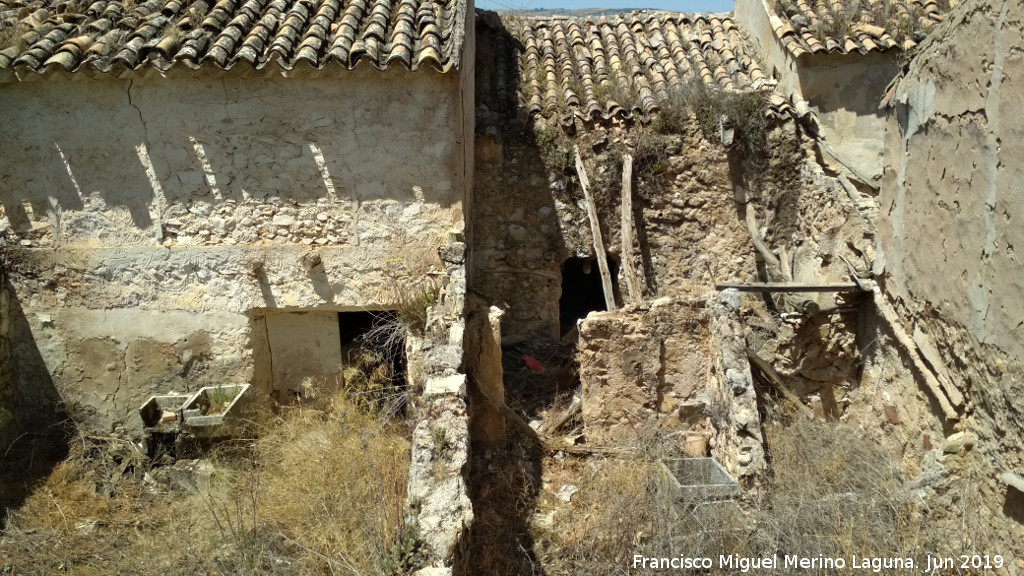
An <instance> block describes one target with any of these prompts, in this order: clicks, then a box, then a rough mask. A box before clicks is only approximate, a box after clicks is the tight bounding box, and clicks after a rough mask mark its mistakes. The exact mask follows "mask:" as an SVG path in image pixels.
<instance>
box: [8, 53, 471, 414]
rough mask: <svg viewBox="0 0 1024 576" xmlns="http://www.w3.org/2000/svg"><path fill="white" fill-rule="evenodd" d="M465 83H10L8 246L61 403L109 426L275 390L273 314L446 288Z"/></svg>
mask: <svg viewBox="0 0 1024 576" xmlns="http://www.w3.org/2000/svg"><path fill="white" fill-rule="evenodd" d="M458 84H459V79H458V78H457V77H455V76H446V75H439V74H434V73H431V72H425V73H423V74H409V73H403V72H399V71H397V70H394V71H388V72H387V73H383V72H377V71H373V72H368V71H356V72H353V73H352V74H350V75H346V77H345V78H344V79H338V80H331V79H327V78H305V77H303V76H302V74H298V75H297V76H296V77H294V78H274V77H268V78H263V79H259V78H242V77H240V75H238V74H231V73H217V74H212V73H200V72H196V73H188V74H176V75H171V76H169V77H166V78H161V77H145V78H142V77H140V78H131V79H125V80H117V79H103V80H99V79H97V80H84V81H81V82H73V83H72V82H69V81H67V80H65V79H63V78H58V77H51V78H47V79H46V80H45V81H37V82H25V83H5V84H2V85H0V100H2V101H3V102H4V108H5V110H7V111H8V112H9V120H8V121H7V122H5V123H4V126H3V128H2V129H0V130H2V134H3V137H4V140H5V142H7V145H5V146H4V148H3V151H2V152H0V182H3V185H2V187H0V201H2V203H3V209H4V213H3V216H4V217H3V218H2V219H0V233H2V235H3V238H4V241H5V243H6V247H5V251H4V258H5V261H6V264H7V269H8V272H9V277H10V283H11V288H12V290H13V292H14V293H15V294H17V295H18V298H19V301H20V303H21V306H22V307H23V309H24V311H25V318H26V322H27V324H28V329H29V331H30V333H31V335H32V339H33V340H34V342H35V343H36V347H37V349H38V351H39V356H40V358H41V359H42V361H43V363H44V365H45V367H46V371H47V373H48V374H49V375H51V377H52V379H53V382H54V384H55V386H56V389H57V390H58V391H59V393H60V395H61V396H62V398H63V400H64V403H65V405H66V407H67V409H68V411H69V413H70V414H71V415H72V416H73V417H74V418H75V419H76V420H81V421H82V422H83V424H85V425H86V427H87V428H90V429H97V430H103V429H109V428H110V427H111V426H114V425H116V424H118V423H123V422H125V421H128V420H131V421H134V419H133V418H131V417H130V416H131V413H132V412H133V411H134V409H135V408H137V406H138V405H139V404H141V402H142V400H144V399H145V397H146V396H148V395H150V394H153V393H157V392H167V391H168V390H176V391H185V390H194V389H196V388H197V387H198V386H202V385H210V384H219V383H231V382H253V383H254V384H256V385H257V389H258V391H260V392H261V393H264V394H269V393H270V392H272V391H273V390H274V387H275V386H276V385H275V383H274V378H273V376H272V375H273V373H274V368H273V367H272V366H271V365H270V364H271V362H269V361H268V360H267V358H268V357H269V356H270V355H271V349H270V348H271V345H272V343H271V342H269V338H268V337H267V336H266V316H267V315H268V314H269V313H271V312H273V311H278V310H293V311H301V310H314V309H315V310H320V311H326V312H344V311H349V310H361V309H371V310H373V309H378V310H379V309H387V308H392V307H394V306H395V304H396V303H397V302H399V301H401V300H403V299H405V298H408V297H411V296H414V295H415V294H417V293H418V292H420V291H422V290H424V289H427V288H433V287H437V286H439V285H440V284H441V283H442V282H441V281H440V278H441V276H442V274H443V268H444V267H443V263H442V262H441V260H440V259H439V257H438V249H439V248H440V247H442V246H443V245H444V241H445V234H446V233H447V231H448V230H450V229H451V228H452V227H453V226H458V225H461V222H462V216H461V214H462V204H463V199H464V194H465V189H464V188H465V185H466V182H465V169H466V159H465V158H464V156H463V150H462V142H464V140H463V139H462V136H461V131H462V130H464V129H467V128H468V129H471V128H472V127H471V126H465V125H464V124H465V119H464V118H462V111H461V109H460V106H461V100H460V98H461V97H462V95H461V94H460V93H459V91H458ZM383 93H388V94H391V95H392V96H393V98H391V99H389V100H388V102H389V104H386V105H382V103H381V99H380V95H381V94H383ZM278 368H280V367H278ZM278 372H279V373H280V370H278Z"/></svg>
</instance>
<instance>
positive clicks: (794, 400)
mask: <svg viewBox="0 0 1024 576" xmlns="http://www.w3.org/2000/svg"><path fill="white" fill-rule="evenodd" d="M747 359H748V360H750V364H751V365H752V366H754V367H755V368H757V370H758V371H759V372H760V373H761V374H764V377H765V379H766V380H768V382H769V383H770V384H771V385H772V386H774V387H775V389H776V390H778V391H779V394H781V395H782V397H783V398H785V399H786V400H788V401H789V402H790V403H791V404H793V407H795V408H796V409H797V410H799V411H800V412H802V413H803V414H804V416H807V417H808V418H810V419H812V420H813V419H814V411H813V410H811V409H810V408H808V407H807V406H804V403H803V402H801V401H800V397H799V396H797V395H796V392H793V391H792V390H790V389H789V386H786V383H785V382H783V380H782V375H781V374H779V373H778V372H777V371H776V370H775V367H774V366H772V365H771V364H769V363H768V362H767V361H766V360H765V359H764V358H761V357H760V356H758V355H757V352H754V351H753V350H751V349H750V348H747Z"/></svg>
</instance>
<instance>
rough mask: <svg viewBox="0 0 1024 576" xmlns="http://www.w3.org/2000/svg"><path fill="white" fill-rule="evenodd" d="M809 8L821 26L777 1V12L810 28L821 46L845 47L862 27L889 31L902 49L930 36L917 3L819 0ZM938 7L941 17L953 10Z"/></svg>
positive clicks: (942, 3)
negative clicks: (846, 40)
mask: <svg viewBox="0 0 1024 576" xmlns="http://www.w3.org/2000/svg"><path fill="white" fill-rule="evenodd" d="M809 6H810V8H811V10H813V11H814V12H815V13H816V14H817V22H816V23H815V24H813V25H811V23H810V20H808V18H807V16H806V15H805V14H804V13H803V12H802V11H801V9H800V7H799V6H798V5H797V3H796V2H792V1H791V0H777V1H776V3H775V11H776V12H777V13H779V14H785V15H786V16H788V17H789V18H790V20H791V21H792V22H793V24H794V25H796V26H797V27H798V28H803V27H810V29H811V31H812V32H813V33H814V36H815V38H817V39H818V40H819V41H820V42H827V41H828V40H829V39H832V40H838V41H840V43H841V42H842V40H841V39H842V38H845V37H846V36H849V35H850V34H851V33H852V32H853V31H854V28H855V27H856V26H857V25H859V24H868V25H872V26H878V27H881V28H885V29H886V31H887V32H888V33H889V34H890V35H891V36H892V37H893V38H894V39H895V40H896V42H897V44H899V45H900V46H902V45H903V44H904V42H905V41H906V40H908V39H909V40H913V41H914V42H920V41H922V40H924V37H925V35H926V34H927V28H926V27H925V25H924V24H923V23H922V19H923V18H925V14H924V11H923V8H922V7H921V6H920V5H918V4H916V3H913V2H894V1H892V0H882V1H881V2H871V1H870V0H840V1H839V2H832V1H827V2H826V1H822V0H817V1H811V2H809ZM937 7H938V9H939V11H940V12H941V13H945V12H948V11H949V9H950V7H951V6H950V2H949V0H942V1H940V2H938V3H937Z"/></svg>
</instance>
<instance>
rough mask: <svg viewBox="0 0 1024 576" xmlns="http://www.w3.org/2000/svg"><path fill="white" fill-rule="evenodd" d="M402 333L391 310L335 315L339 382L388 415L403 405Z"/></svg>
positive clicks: (400, 323)
mask: <svg viewBox="0 0 1024 576" xmlns="http://www.w3.org/2000/svg"><path fill="white" fill-rule="evenodd" d="M405 332H406V327H405V325H404V324H403V323H402V322H401V321H400V320H399V318H398V315H397V314H396V313H395V312H394V311H392V310H379V311H360V312H339V313H338V338H339V340H340V343H341V362H342V370H341V375H340V379H341V381H343V382H344V384H345V386H346V387H347V388H348V389H349V391H350V392H355V393H356V394H357V395H361V396H365V400H366V402H367V403H368V404H370V405H374V407H376V408H383V409H385V410H387V412H388V413H389V414H397V413H398V412H401V411H402V410H403V409H404V406H405V400H406V398H405V388H406V359H405ZM383 367H386V370H383V371H382V370H381V368H383Z"/></svg>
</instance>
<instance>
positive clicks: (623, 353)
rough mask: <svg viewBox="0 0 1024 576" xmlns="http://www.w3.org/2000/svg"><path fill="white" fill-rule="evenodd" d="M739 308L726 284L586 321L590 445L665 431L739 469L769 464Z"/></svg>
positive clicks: (688, 448) (745, 472)
mask: <svg viewBox="0 0 1024 576" xmlns="http://www.w3.org/2000/svg"><path fill="white" fill-rule="evenodd" d="M739 311H740V295H739V293H737V292H735V291H732V292H729V291H727V292H725V293H723V294H722V295H720V296H713V297H711V298H710V299H709V300H708V301H704V300H695V299H669V298H663V299H658V300H655V301H654V302H652V303H651V304H650V305H643V306H638V307H629V308H625V309H623V310H618V311H614V312H598V313H593V314H591V315H590V316H588V317H587V319H586V320H583V321H582V322H581V324H580V330H579V332H580V341H579V352H578V361H579V365H580V368H579V371H580V381H581V383H582V388H583V408H582V410H583V423H584V435H585V437H586V440H587V443H588V444H594V445H597V446H639V447H643V446H642V445H643V444H644V442H649V441H650V439H651V438H652V437H653V434H652V433H660V434H661V435H664V436H670V437H675V438H676V440H677V443H678V445H679V448H680V449H681V450H680V451H681V452H683V453H688V454H689V455H690V456H694V457H701V456H707V455H709V454H710V455H713V456H715V457H716V459H718V460H719V461H721V462H722V463H724V464H725V466H726V467H727V469H728V470H729V472H730V473H732V474H734V475H737V476H740V477H746V476H750V475H752V474H753V473H755V472H757V471H759V470H762V469H763V467H764V451H763V448H762V437H761V436H762V435H761V422H760V417H759V416H758V409H757V400H756V394H755V391H754V385H753V380H752V379H751V375H750V367H749V365H748V363H747V357H746V353H745V348H746V344H745V339H744V334H743V326H742V323H741V322H740V317H739Z"/></svg>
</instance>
